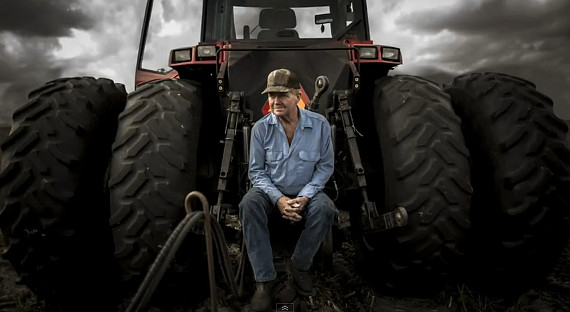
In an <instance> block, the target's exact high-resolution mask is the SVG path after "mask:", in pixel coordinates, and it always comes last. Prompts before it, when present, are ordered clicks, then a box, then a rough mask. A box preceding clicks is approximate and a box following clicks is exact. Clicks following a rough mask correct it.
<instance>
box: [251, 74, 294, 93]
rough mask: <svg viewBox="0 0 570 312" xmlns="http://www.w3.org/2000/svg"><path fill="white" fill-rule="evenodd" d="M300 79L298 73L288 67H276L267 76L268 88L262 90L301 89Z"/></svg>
mask: <svg viewBox="0 0 570 312" xmlns="http://www.w3.org/2000/svg"><path fill="white" fill-rule="evenodd" d="M300 88H301V85H300V84H299V79H297V75H296V74H295V73H294V72H292V71H290V70H288V69H284V68H281V69H276V70H274V71H272V72H270V73H269V75H268V76H267V88H265V90H263V92H261V94H265V93H268V92H289V91H291V90H294V89H300Z"/></svg>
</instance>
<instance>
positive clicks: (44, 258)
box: [0, 77, 126, 310]
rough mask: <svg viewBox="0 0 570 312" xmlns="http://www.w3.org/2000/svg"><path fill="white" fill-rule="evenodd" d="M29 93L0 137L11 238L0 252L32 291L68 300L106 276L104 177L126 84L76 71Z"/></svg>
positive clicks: (1, 200)
mask: <svg viewBox="0 0 570 312" xmlns="http://www.w3.org/2000/svg"><path fill="white" fill-rule="evenodd" d="M28 98H29V101H28V103H26V104H25V105H23V106H22V107H21V108H19V109H18V110H17V111H16V112H15V113H14V116H13V124H12V129H11V132H10V135H9V136H8V138H7V139H6V140H5V142H4V143H3V144H2V151H3V159H2V165H1V172H0V228H1V230H2V233H3V235H4V237H5V238H7V239H8V241H9V242H10V245H9V248H8V250H7V251H6V252H5V254H3V255H2V256H3V258H5V259H8V260H10V262H11V263H12V264H13V266H14V267H15V269H16V270H17V271H18V273H19V274H20V275H21V277H22V282H23V283H24V284H26V285H27V286H29V287H30V289H32V290H33V291H34V292H36V294H37V295H38V296H39V297H41V298H44V299H51V300H55V301H58V300H59V301H61V302H60V303H61V304H64V305H67V306H72V305H73V303H74V302H78V301H81V300H83V299H85V296H84V295H87V297H89V296H90V295H93V293H90V292H89V290H88V289H90V287H91V286H92V284H93V283H109V282H110V279H112V277H113V267H112V261H113V246H112V239H111V232H110V228H109V226H108V218H109V212H108V200H106V197H105V195H104V193H105V188H104V186H105V183H104V177H105V170H106V168H107V165H108V161H109V158H110V153H111V144H112V141H113V138H114V136H115V130H116V124H117V116H118V114H119V112H120V111H121V110H122V109H123V107H124V105H125V102H126V92H125V88H124V86H123V85H121V84H115V83H113V81H111V80H108V79H94V78H89V77H82V78H68V79H58V80H54V81H51V82H48V83H47V84H46V85H45V86H43V87H41V88H39V89H36V90H34V91H32V92H31V93H30V94H29V96H28ZM115 272H118V271H115ZM107 289H110V288H107ZM102 293H103V292H101V291H100V292H99V294H102ZM74 299H75V300H74ZM70 310H73V308H70Z"/></svg>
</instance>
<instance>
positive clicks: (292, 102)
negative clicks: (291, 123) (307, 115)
mask: <svg viewBox="0 0 570 312" xmlns="http://www.w3.org/2000/svg"><path fill="white" fill-rule="evenodd" d="M299 97H300V94H299V93H298V92H295V93H293V92H291V91H289V92H269V95H268V100H269V107H270V108H271V112H272V113H273V114H275V116H277V117H279V118H286V119H290V118H292V117H293V116H294V115H296V114H297V102H299Z"/></svg>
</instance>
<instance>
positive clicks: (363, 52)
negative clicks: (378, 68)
mask: <svg viewBox="0 0 570 312" xmlns="http://www.w3.org/2000/svg"><path fill="white" fill-rule="evenodd" d="M358 52H359V53H360V58H361V59H367V60H375V59H377V58H378V50H377V49H376V47H360V48H358Z"/></svg>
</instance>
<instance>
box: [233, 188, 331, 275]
mask: <svg viewBox="0 0 570 312" xmlns="http://www.w3.org/2000/svg"><path fill="white" fill-rule="evenodd" d="M273 212H275V213H280V212H279V209H278V208H277V206H276V205H275V203H272V202H271V200H270V199H269V196H267V194H265V192H263V191H262V190H261V189H259V188H256V187H253V188H251V189H250V190H249V191H248V192H247V194H245V196H244V197H243V199H242V200H241V203H240V204H239V215H240V219H241V224H242V228H243V235H244V239H245V246H246V249H247V255H248V257H249V261H250V263H251V266H252V267H253V273H254V277H255V281H257V282H266V281H270V280H273V279H275V278H276V277H277V273H276V272H275V266H274V265H273V251H272V249H271V244H270V241H269V229H268V228H267V220H268V216H269V215H270V214H271V213H273ZM336 213H337V209H336V207H335V206H334V203H333V202H332V200H331V199H330V198H329V197H328V196H327V195H326V194H325V193H323V192H319V193H317V194H316V195H315V196H313V198H311V199H310V200H309V202H308V203H307V206H305V209H304V210H303V212H302V213H301V216H302V217H303V220H304V222H305V229H304V230H303V231H302V232H301V236H299V240H298V241H297V245H296V246H295V251H294V252H293V255H292V256H291V262H292V264H293V266H295V268H297V269H298V270H302V271H308V270H309V268H310V267H311V264H312V262H313V257H314V256H315V254H316V253H317V251H318V249H319V247H320V245H321V242H322V240H323V238H324V237H325V235H326V234H327V233H328V231H329V230H330V227H331V225H332V223H333V220H334V216H335V214H336ZM301 222H302V221H301Z"/></svg>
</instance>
